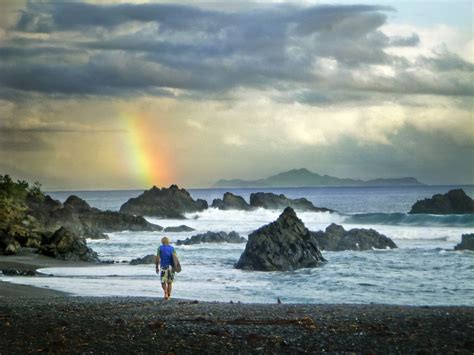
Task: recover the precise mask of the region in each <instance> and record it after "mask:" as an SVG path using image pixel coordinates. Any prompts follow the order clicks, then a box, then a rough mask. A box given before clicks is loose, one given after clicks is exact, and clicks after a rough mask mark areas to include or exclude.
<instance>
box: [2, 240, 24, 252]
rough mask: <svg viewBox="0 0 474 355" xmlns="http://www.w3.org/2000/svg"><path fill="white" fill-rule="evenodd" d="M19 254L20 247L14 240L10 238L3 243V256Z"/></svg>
mask: <svg viewBox="0 0 474 355" xmlns="http://www.w3.org/2000/svg"><path fill="white" fill-rule="evenodd" d="M20 252H21V245H20V243H18V242H17V241H16V240H15V239H13V238H11V239H10V240H9V241H7V242H5V246H4V248H3V253H4V254H5V255H17V254H19V253H20Z"/></svg>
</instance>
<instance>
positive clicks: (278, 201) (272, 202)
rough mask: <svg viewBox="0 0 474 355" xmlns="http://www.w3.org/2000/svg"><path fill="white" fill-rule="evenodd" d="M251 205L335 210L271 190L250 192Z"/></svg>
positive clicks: (305, 209)
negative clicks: (277, 193)
mask: <svg viewBox="0 0 474 355" xmlns="http://www.w3.org/2000/svg"><path fill="white" fill-rule="evenodd" d="M250 206H252V207H254V208H258V207H262V208H266V209H274V210H280V209H283V208H285V207H292V208H293V209H295V210H298V211H312V212H334V211H333V210H330V209H328V208H324V207H323V208H319V207H315V206H314V205H313V204H312V203H311V202H310V201H308V200H307V199H305V198H298V199H294V200H293V199H290V198H287V197H286V196H285V195H283V194H280V195H276V194H274V193H271V192H256V193H252V194H250Z"/></svg>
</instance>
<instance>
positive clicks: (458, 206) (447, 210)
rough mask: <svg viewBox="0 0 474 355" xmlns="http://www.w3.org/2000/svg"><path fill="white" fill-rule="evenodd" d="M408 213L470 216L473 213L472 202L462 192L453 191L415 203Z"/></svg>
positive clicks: (473, 204)
mask: <svg viewBox="0 0 474 355" xmlns="http://www.w3.org/2000/svg"><path fill="white" fill-rule="evenodd" d="M409 213H412V214H415V213H428V214H471V213H474V201H473V200H472V198H470V197H469V196H468V195H466V193H465V192H464V190H462V189H455V190H450V191H448V192H447V193H445V194H444V195H442V194H436V195H433V197H431V198H426V199H424V200H420V201H417V202H416V203H415V204H414V205H413V206H412V207H411V211H410V212H409Z"/></svg>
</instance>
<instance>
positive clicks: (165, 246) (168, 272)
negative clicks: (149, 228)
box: [156, 237, 176, 300]
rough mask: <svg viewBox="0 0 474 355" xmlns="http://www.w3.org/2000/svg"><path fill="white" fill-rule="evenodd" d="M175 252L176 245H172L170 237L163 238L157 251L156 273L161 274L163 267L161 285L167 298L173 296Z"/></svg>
mask: <svg viewBox="0 0 474 355" xmlns="http://www.w3.org/2000/svg"><path fill="white" fill-rule="evenodd" d="M173 254H176V251H175V250H174V247H173V246H171V245H170V240H169V239H168V237H163V238H161V245H160V246H159V247H158V250H157V252H156V273H157V274H160V267H161V274H160V279H161V287H162V288H163V291H164V293H165V296H164V297H165V300H168V299H169V298H170V297H171V289H172V285H173V280H174V270H173Z"/></svg>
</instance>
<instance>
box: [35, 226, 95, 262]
mask: <svg viewBox="0 0 474 355" xmlns="http://www.w3.org/2000/svg"><path fill="white" fill-rule="evenodd" d="M38 252H39V253H40V254H44V255H47V256H51V257H53V258H57V259H62V260H70V261H79V260H81V261H89V262H97V261H98V256H97V253H96V252H94V251H93V250H92V249H91V248H89V247H88V246H87V243H86V240H85V239H83V238H81V237H79V236H77V235H76V234H74V233H73V232H72V231H71V230H69V229H67V228H65V227H61V228H59V229H58V230H57V231H56V232H54V233H53V235H52V236H51V237H49V238H46V240H45V241H44V244H43V245H42V246H41V247H40V248H39V249H38Z"/></svg>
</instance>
